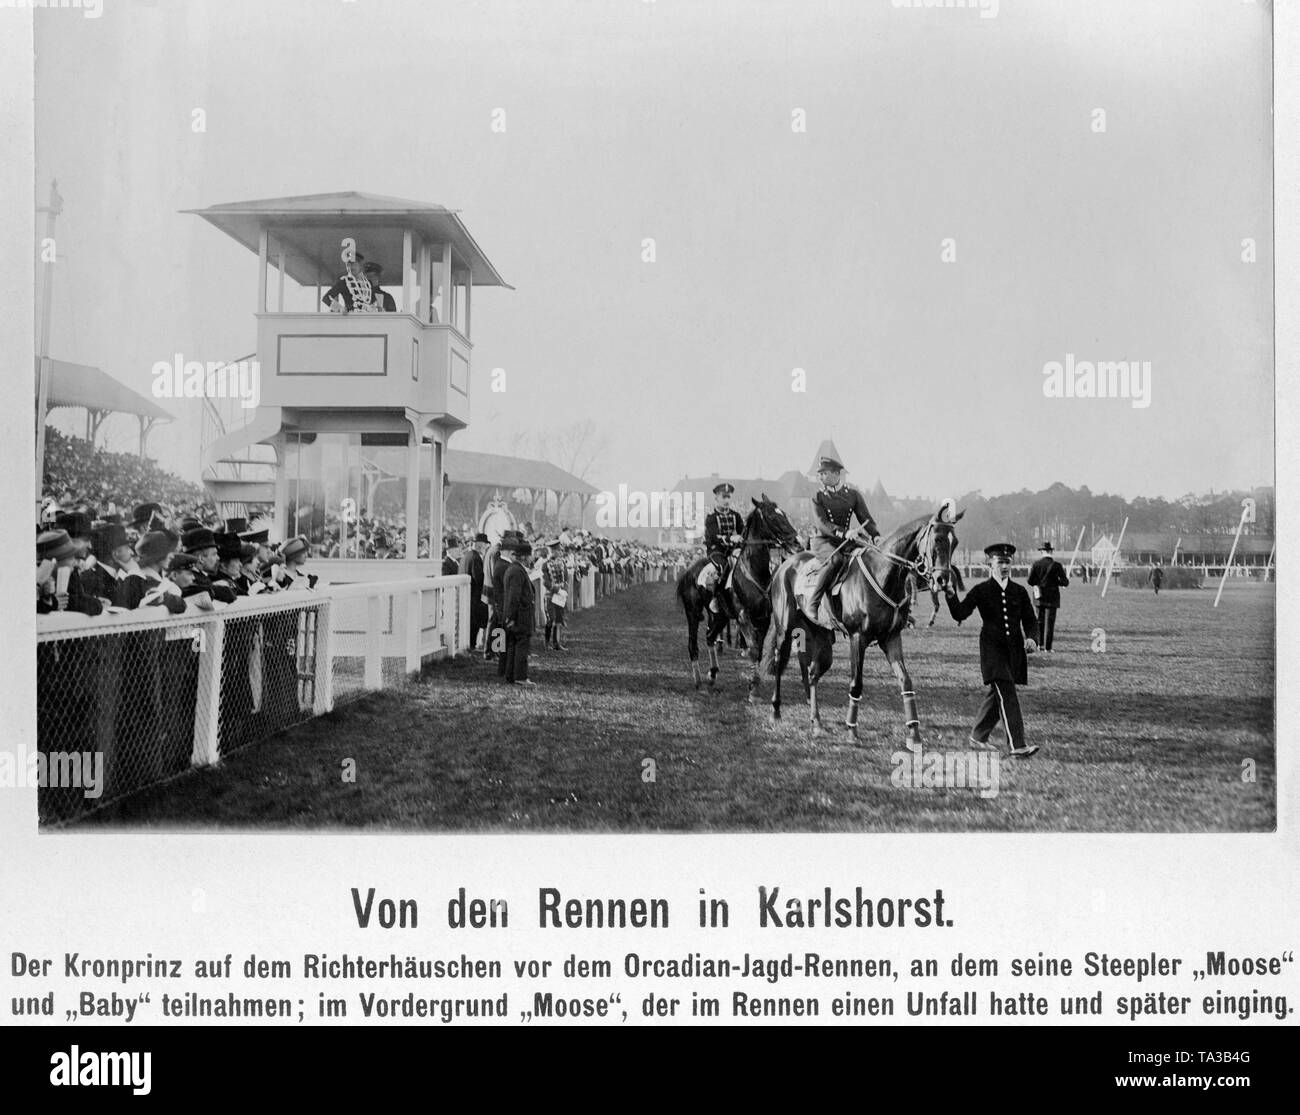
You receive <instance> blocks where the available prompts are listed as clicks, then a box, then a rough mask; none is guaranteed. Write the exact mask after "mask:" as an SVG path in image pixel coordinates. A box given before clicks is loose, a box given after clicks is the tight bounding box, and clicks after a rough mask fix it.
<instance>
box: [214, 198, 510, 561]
mask: <svg viewBox="0 0 1300 1115" xmlns="http://www.w3.org/2000/svg"><path fill="white" fill-rule="evenodd" d="M188 212H193V213H196V214H197V215H198V216H200V217H202V218H203V219H204V220H206V221H208V222H209V223H210V224H212V225H214V226H215V227H216V228H218V229H220V230H221V231H222V232H224V233H226V234H227V235H228V236H230V237H232V238H233V239H234V240H237V241H238V242H239V243H240V244H242V245H244V247H246V248H247V249H248V250H249V251H250V252H253V253H255V254H256V255H257V259H258V271H257V275H258V279H257V291H256V302H255V303H254V310H255V313H256V316H257V351H256V359H257V361H258V364H259V366H260V368H259V370H260V392H261V399H260V405H259V406H258V407H257V408H256V411H255V412H254V413H253V416H252V418H251V420H250V421H248V422H247V424H246V425H243V426H242V427H240V428H238V429H229V430H227V431H225V432H224V433H223V434H222V435H221V436H218V437H216V438H215V439H214V440H213V441H212V443H211V444H210V445H207V446H206V447H205V450H204V462H203V464H204V482H205V484H206V485H207V487H208V490H209V491H210V493H211V494H212V496H213V498H214V500H215V501H216V502H217V503H218V505H219V506H220V507H221V509H222V513H223V515H224V514H227V513H232V514H233V513H238V512H239V511H241V510H242V507H243V506H244V505H247V504H248V503H254V502H273V503H274V505H275V521H276V523H277V527H278V529H279V531H280V532H281V533H282V534H283V535H284V536H285V537H289V536H292V535H295V534H302V535H306V536H307V538H308V540H309V541H310V542H311V543H312V544H313V547H314V548H315V547H322V548H327V549H329V550H331V551H333V552H335V553H336V554H337V556H336V557H333V558H330V559H325V560H320V559H317V560H314V561H313V568H318V567H322V566H324V567H325V568H323V569H322V572H324V573H325V574H326V577H327V579H328V580H330V581H349V580H375V579H388V578H391V577H409V576H414V575H420V574H423V573H424V572H437V569H438V566H439V564H440V561H439V559H440V557H441V541H442V530H443V473H444V467H443V455H444V452H445V450H446V446H447V442H448V440H449V438H450V437H451V435H452V434H453V433H454V432H455V431H457V430H461V429H464V428H465V427H466V426H467V425H468V424H469V420H470V380H471V353H472V350H473V345H472V343H471V338H472V336H473V330H472V314H471V310H472V300H473V295H474V292H475V290H476V289H477V288H480V287H507V288H508V287H509V284H507V283H506V282H505V280H504V279H502V277H501V275H500V274H499V273H498V272H497V270H496V268H495V267H494V266H493V265H492V263H491V262H490V261H489V260H488V258H487V256H486V255H484V253H483V251H482V249H480V248H479V246H478V244H477V243H475V241H474V238H473V237H472V236H471V235H470V233H469V230H468V229H467V228H466V227H465V225H464V223H463V222H462V221H461V219H460V217H459V215H458V214H457V213H456V211H454V210H451V209H447V208H444V207H443V206H441V205H434V204H430V203H426V202H416V201H404V200H401V199H399V198H389V197H380V196H376V195H373V194H360V193H338V194H314V195H309V196H303V197H285V198H275V199H271V200H265V201H244V202H233V203H230V204H226V205H214V206H212V207H211V208H208V209H199V210H188ZM353 251H354V252H355V253H357V254H360V255H361V256H363V257H364V258H365V260H366V261H367V262H368V263H379V264H380V265H381V266H382V268H383V277H382V280H381V281H382V285H383V289H384V290H385V291H386V292H387V293H389V294H391V295H392V297H393V300H394V302H395V304H396V312H388V313H384V312H378V313H370V312H351V313H330V312H328V311H327V310H326V309H325V307H324V306H323V305H322V303H321V297H322V295H323V294H324V293H325V292H326V291H328V290H329V288H330V287H331V286H332V285H333V284H334V283H335V282H336V281H337V280H338V279H339V278H340V277H341V276H342V275H343V273H344V271H345V269H346V264H345V263H344V259H345V258H346V256H347V255H348V254H349V253H350V252H353ZM257 445H266V446H270V447H271V449H272V450H273V451H274V460H273V462H272V461H270V460H269V459H268V460H267V462H266V468H265V470H264V471H265V475H264V476H263V477H261V478H258V477H256V475H255V473H256V470H255V469H252V468H250V467H239V466H250V465H253V464H255V463H256V456H257V455H256V454H255V453H253V452H250V447H254V446H257ZM263 452H265V451H263ZM266 456H267V457H268V458H269V456H270V455H269V454H267V455H266ZM363 521H364V524H365V525H364V526H363V525H362V524H363ZM375 522H378V523H381V524H386V525H387V526H388V529H389V530H390V531H394V532H395V531H397V530H401V531H404V533H405V537H406V540H407V545H406V556H405V560H403V561H387V562H377V561H373V560H367V558H366V551H365V547H364V545H363V544H361V543H359V541H358V534H359V532H360V531H363V530H365V529H372V528H371V527H370V526H369V524H371V523H375ZM413 524H414V529H412V525H413ZM359 528H360V530H359ZM421 546H423V552H424V554H425V555H426V556H424V557H421V556H419V555H420V553H421Z"/></svg>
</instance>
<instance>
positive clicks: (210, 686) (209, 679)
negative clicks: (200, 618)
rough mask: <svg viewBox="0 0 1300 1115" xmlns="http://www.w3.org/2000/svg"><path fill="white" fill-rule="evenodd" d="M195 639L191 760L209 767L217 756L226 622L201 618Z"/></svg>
mask: <svg viewBox="0 0 1300 1115" xmlns="http://www.w3.org/2000/svg"><path fill="white" fill-rule="evenodd" d="M194 639H195V644H194V646H195V653H196V654H198V656H199V670H198V678H197V684H198V692H197V693H196V694H195V699H194V749H193V751H192V752H191V754H190V762H191V764H192V765H194V766H196V767H210V766H213V765H214V764H215V763H216V762H217V761H218V759H219V758H220V754H219V746H220V718H221V668H222V658H223V657H224V651H225V641H226V625H225V623H224V622H222V621H221V620H220V619H214V620H209V621H204V622H203V623H201V624H200V625H199V626H197V627H195V629H194Z"/></svg>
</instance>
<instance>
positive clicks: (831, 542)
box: [808, 457, 880, 616]
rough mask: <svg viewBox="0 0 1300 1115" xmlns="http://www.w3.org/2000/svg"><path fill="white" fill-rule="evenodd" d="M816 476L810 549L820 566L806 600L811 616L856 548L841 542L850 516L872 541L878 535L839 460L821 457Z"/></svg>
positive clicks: (845, 535)
mask: <svg viewBox="0 0 1300 1115" xmlns="http://www.w3.org/2000/svg"><path fill="white" fill-rule="evenodd" d="M817 478H818V479H819V480H820V481H821V482H822V488H821V491H819V492H818V493H817V494H816V495H815V496H813V501H812V502H813V511H814V512H815V513H816V515H817V537H816V538H814V539H813V541H812V551H813V553H814V554H816V555H817V558H818V560H819V561H820V562H821V563H822V568H821V573H820V574H819V575H818V577H817V585H816V587H815V588H814V589H813V594H812V599H811V600H809V602H808V611H809V612H810V613H811V614H812V615H814V616H815V615H816V614H817V609H818V608H819V607H821V602H822V597H823V596H825V595H826V590H827V589H829V588H830V587H831V585H832V584H833V583H834V581H835V577H836V576H837V575H838V573H839V571H840V570H841V569H843V568H844V566H845V564H846V563H847V562H848V560H849V558H851V557H852V556H853V552H854V550H855V549H856V548H857V547H856V546H855V545H853V544H851V543H850V544H849V545H843V543H844V540H845V539H846V538H848V536H849V534H850V527H851V526H852V523H853V520H854V519H855V518H856V519H857V520H858V522H859V523H861V524H862V526H863V527H864V528H865V529H866V533H867V534H868V535H869V536H870V538H871V541H872V542H875V541H878V540H879V538H880V531H879V530H877V529H876V520H875V519H873V518H872V517H871V512H870V511H869V510H868V509H867V501H866V499H864V498H863V495H862V493H861V492H860V491H858V489H857V488H855V487H853V486H852V485H851V484H845V483H844V466H843V465H842V464H840V462H839V461H837V460H836V459H835V458H834V457H823V458H822V459H821V461H820V462H819V463H818V466H817Z"/></svg>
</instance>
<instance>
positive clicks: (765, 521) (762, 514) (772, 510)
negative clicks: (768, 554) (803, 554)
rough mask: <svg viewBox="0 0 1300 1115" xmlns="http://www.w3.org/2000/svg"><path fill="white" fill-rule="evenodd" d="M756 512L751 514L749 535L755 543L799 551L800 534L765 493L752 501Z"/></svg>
mask: <svg viewBox="0 0 1300 1115" xmlns="http://www.w3.org/2000/svg"><path fill="white" fill-rule="evenodd" d="M750 502H751V503H752V504H753V505H754V510H753V511H751V512H750V513H749V522H748V524H747V525H748V526H749V533H750V534H751V535H752V536H753V538H754V539H755V541H758V542H769V543H771V544H772V545H773V546H780V547H781V549H783V550H788V551H794V550H797V549H799V534H798V532H797V531H796V530H795V529H794V524H793V523H792V522H790V520H789V518H788V517H787V516H786V513H785V512H784V511H782V510H781V509H780V508H779V507H777V505H776V504H775V503H773V502H772V501H771V500H770V499H768V498H767V493H766V492H764V493H763V494H762V496H760V497H759V498H758V499H751V500H750Z"/></svg>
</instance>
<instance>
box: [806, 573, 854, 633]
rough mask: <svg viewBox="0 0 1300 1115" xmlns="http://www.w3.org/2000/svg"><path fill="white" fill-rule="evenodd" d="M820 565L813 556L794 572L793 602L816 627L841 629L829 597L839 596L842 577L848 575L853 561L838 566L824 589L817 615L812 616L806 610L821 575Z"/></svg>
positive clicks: (833, 629) (842, 581) (842, 628)
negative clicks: (834, 575) (827, 586)
mask: <svg viewBox="0 0 1300 1115" xmlns="http://www.w3.org/2000/svg"><path fill="white" fill-rule="evenodd" d="M822 565H823V563H822V561H821V559H820V558H816V557H814V558H813V559H812V561H810V562H808V564H806V565H805V566H804V567H803V568H802V569H800V570H799V571H798V572H797V573H796V574H795V578H794V598H795V603H796V604H797V605H798V606H799V611H801V612H802V613H803V614H804V617H805V618H806V619H808V620H810V621H811V622H813V623H815V624H817V626H818V627H825V628H827V629H828V630H831V631H843V630H844V626H843V624H841V623H840V621H839V619H838V618H837V616H836V615H835V611H834V608H833V607H832V605H831V598H832V597H837V596H839V594H840V588H841V586H842V585H843V583H844V578H845V577H846V576H848V572H849V570H850V569H852V568H853V562H851V561H846V562H845V563H844V564H843V565H842V566H841V567H840V570H839V573H838V574H836V577H835V580H833V581H832V582H831V584H830V587H829V588H828V589H827V590H826V595H825V596H823V597H822V603H821V607H820V608H819V609H818V611H817V615H815V616H814V615H813V614H812V613H811V612H810V611H809V610H808V601H809V600H811V599H812V594H813V591H814V590H815V589H816V587H817V578H818V577H819V576H820V575H821V571H822Z"/></svg>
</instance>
